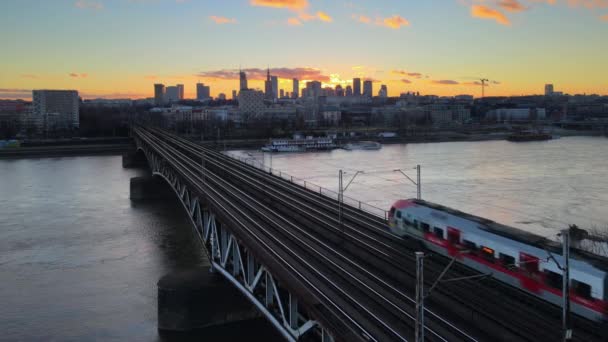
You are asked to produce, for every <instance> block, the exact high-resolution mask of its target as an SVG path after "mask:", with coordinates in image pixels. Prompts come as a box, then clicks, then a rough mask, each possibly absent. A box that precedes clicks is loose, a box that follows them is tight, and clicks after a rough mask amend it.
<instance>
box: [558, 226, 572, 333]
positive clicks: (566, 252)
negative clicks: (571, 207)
mask: <svg viewBox="0 0 608 342" xmlns="http://www.w3.org/2000/svg"><path fill="white" fill-rule="evenodd" d="M560 235H561V236H562V257H563V258H564V261H563V263H564V265H563V267H562V272H563V275H562V282H563V283H562V291H563V292H562V298H563V300H564V303H563V305H562V328H563V331H564V342H567V341H570V340H571V339H572V329H571V328H570V231H569V230H568V229H563V230H562V231H561V234H560Z"/></svg>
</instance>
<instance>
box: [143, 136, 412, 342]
mask: <svg viewBox="0 0 608 342" xmlns="http://www.w3.org/2000/svg"><path fill="white" fill-rule="evenodd" d="M148 143H149V144H151V145H154V143H152V142H150V141H148ZM156 148H157V150H162V149H163V148H162V147H160V146H157V147H156ZM163 157H164V158H167V159H168V160H172V159H174V158H172V157H170V156H169V155H168V154H165V155H164V156H163ZM174 163H175V164H177V165H181V162H179V161H175V160H174ZM182 167H183V165H182ZM181 171H182V172H181V173H182V176H183V177H185V178H187V179H188V180H189V182H190V183H191V184H192V185H194V186H196V187H198V188H199V189H198V190H199V191H204V189H202V187H200V185H197V183H196V180H193V179H192V177H191V176H188V175H186V174H184V171H185V172H187V173H191V172H190V171H188V170H187V168H183V170H181ZM194 177H195V178H196V174H194ZM207 190H209V191H212V192H214V193H215V194H216V195H217V196H220V197H222V198H224V199H225V200H226V201H227V203H229V204H230V203H231V201H230V200H227V199H226V197H225V196H223V195H221V194H220V193H219V192H218V191H217V190H216V189H214V188H212V187H208V189H207ZM230 205H232V204H230ZM232 207H233V210H236V211H237V212H240V213H241V214H243V216H242V217H246V218H247V219H248V221H249V222H250V223H251V224H253V225H255V226H257V227H258V228H259V229H260V231H261V232H266V235H267V236H268V237H269V238H270V239H272V240H274V241H275V243H277V244H279V245H280V246H281V247H282V248H283V249H284V250H286V251H288V252H289V253H290V254H291V255H292V257H294V258H296V259H298V260H300V262H301V263H302V264H304V265H306V266H307V267H308V269H310V270H313V271H315V273H316V274H318V275H319V276H320V277H321V278H323V279H324V280H325V281H326V282H327V283H328V284H330V285H332V287H333V288H335V289H336V290H337V291H339V292H341V293H343V294H344V295H345V297H346V298H348V299H349V301H350V302H351V303H354V304H355V305H357V306H360V307H361V308H362V309H364V310H366V311H367V309H366V308H365V307H362V305H361V304H359V303H358V302H357V301H356V300H355V299H354V298H352V297H350V296H349V295H348V293H346V291H344V290H343V289H342V288H341V287H340V286H339V285H337V284H336V283H335V282H333V281H331V280H330V279H329V278H328V277H327V276H326V275H324V274H323V273H322V272H321V271H320V270H318V269H316V268H315V267H314V266H313V265H311V264H310V263H309V262H308V261H306V260H305V259H304V258H302V257H301V256H299V255H298V254H297V253H294V252H293V250H291V249H290V248H289V247H288V246H287V245H286V244H285V243H283V242H282V241H280V240H279V239H277V238H276V237H274V236H273V235H272V234H269V233H268V232H267V230H266V229H265V228H264V227H263V226H262V225H260V224H259V223H258V222H257V221H256V220H255V219H252V218H250V216H249V215H247V214H246V213H244V212H242V208H239V207H236V206H234V205H232ZM233 217H234V218H235V219H236V221H237V222H239V223H240V224H241V225H243V227H245V228H246V227H247V226H246V225H244V224H243V223H242V221H241V220H239V219H238V218H236V217H235V216H233ZM246 229H248V228H246ZM248 230H249V229H248ZM249 231H250V232H251V230H249ZM251 233H252V234H253V232H251ZM253 235H254V236H256V238H258V239H259V237H258V236H257V235H255V234H253ZM259 241H260V242H261V243H263V244H264V245H265V246H266V247H268V246H267V245H266V244H265V243H264V242H263V241H262V240H261V239H259ZM273 252H274V250H273ZM275 256H276V257H278V258H279V260H282V261H283V262H285V260H284V259H282V258H281V257H280V255H278V253H275ZM286 264H287V265H288V266H290V268H291V269H292V270H293V271H295V272H296V273H297V274H298V275H299V276H300V277H301V278H303V279H305V280H306V282H307V283H308V284H309V285H310V286H311V287H312V288H314V289H315V290H316V291H317V292H318V293H319V294H321V295H322V296H323V297H324V298H325V299H326V300H327V301H328V302H330V303H331V304H332V305H333V306H334V307H335V308H336V309H337V310H338V311H340V313H341V314H342V315H344V316H345V317H347V318H348V319H349V320H350V321H351V323H352V324H354V325H355V326H357V328H359V329H360V330H361V331H362V332H364V333H365V335H367V336H368V337H370V338H372V339H373V340H376V339H374V338H373V337H372V335H371V334H370V333H369V332H368V331H367V330H366V329H364V328H363V327H362V326H360V325H359V324H358V323H357V322H356V321H355V320H354V319H352V318H351V317H350V315H348V314H347V313H346V312H344V311H343V310H342V309H341V308H340V307H339V305H337V304H336V303H334V302H333V301H331V300H330V299H329V298H328V297H327V296H325V295H324V293H323V292H322V291H319V290H318V288H317V287H315V286H314V285H313V284H312V283H311V282H310V281H309V280H308V279H306V278H305V277H303V276H302V275H301V274H300V273H299V272H297V270H296V269H295V267H293V266H292V265H290V264H289V263H286ZM370 316H372V317H374V318H375V319H376V320H378V321H380V322H381V319H380V318H378V317H375V316H373V314H370ZM402 340H404V341H407V340H406V339H404V338H402Z"/></svg>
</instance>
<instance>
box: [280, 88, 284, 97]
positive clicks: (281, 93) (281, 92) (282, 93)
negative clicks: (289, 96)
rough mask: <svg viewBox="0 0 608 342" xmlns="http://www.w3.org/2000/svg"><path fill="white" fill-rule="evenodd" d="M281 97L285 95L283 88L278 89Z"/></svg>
mask: <svg viewBox="0 0 608 342" xmlns="http://www.w3.org/2000/svg"><path fill="white" fill-rule="evenodd" d="M283 97H285V90H283V89H281V90H279V98H281V99H282V98H283Z"/></svg>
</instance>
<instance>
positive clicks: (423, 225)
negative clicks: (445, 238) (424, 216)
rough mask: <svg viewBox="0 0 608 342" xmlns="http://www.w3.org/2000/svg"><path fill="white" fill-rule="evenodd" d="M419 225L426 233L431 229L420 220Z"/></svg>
mask: <svg viewBox="0 0 608 342" xmlns="http://www.w3.org/2000/svg"><path fill="white" fill-rule="evenodd" d="M420 227H421V228H422V230H423V231H425V232H427V233H428V232H430V231H431V226H429V225H428V223H424V222H422V221H421V222H420Z"/></svg>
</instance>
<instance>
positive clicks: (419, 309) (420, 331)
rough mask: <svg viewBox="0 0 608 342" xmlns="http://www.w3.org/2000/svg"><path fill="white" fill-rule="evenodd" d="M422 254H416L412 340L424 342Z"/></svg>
mask: <svg viewBox="0 0 608 342" xmlns="http://www.w3.org/2000/svg"><path fill="white" fill-rule="evenodd" d="M423 271H424V252H416V327H415V328H414V336H415V337H414V340H415V341H416V342H424V274H423Z"/></svg>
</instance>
